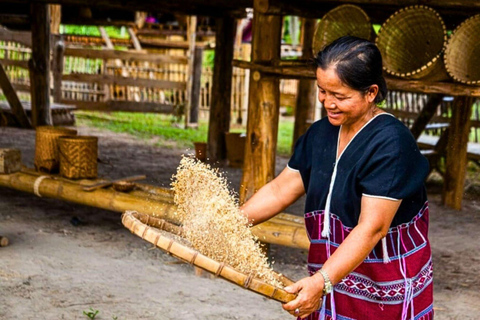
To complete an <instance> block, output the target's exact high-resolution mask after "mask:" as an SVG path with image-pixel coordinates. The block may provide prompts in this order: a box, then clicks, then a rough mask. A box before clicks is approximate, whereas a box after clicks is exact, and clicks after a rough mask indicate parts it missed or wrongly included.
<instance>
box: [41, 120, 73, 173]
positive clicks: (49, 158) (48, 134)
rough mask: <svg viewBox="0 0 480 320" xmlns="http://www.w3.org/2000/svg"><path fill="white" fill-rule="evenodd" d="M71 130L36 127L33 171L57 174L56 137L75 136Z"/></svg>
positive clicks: (58, 160) (58, 158)
mask: <svg viewBox="0 0 480 320" xmlns="http://www.w3.org/2000/svg"><path fill="white" fill-rule="evenodd" d="M75 135H77V131H76V130H73V129H67V128H61V127H52V126H42V127H37V129H36V136H35V160H34V164H35V169H36V170H37V171H41V172H47V173H58V169H59V164H60V157H59V155H58V137H60V136H75Z"/></svg>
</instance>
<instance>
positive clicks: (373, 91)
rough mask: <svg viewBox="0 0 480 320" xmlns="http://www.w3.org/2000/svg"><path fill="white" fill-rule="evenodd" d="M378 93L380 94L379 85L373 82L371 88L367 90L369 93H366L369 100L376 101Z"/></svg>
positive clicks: (370, 101)
mask: <svg viewBox="0 0 480 320" xmlns="http://www.w3.org/2000/svg"><path fill="white" fill-rule="evenodd" d="M377 94H378V86H377V85H376V84H372V85H371V86H370V88H368V90H367V94H366V96H367V101H368V102H369V103H372V102H373V101H375V98H376V97H377Z"/></svg>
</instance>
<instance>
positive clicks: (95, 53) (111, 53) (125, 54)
mask: <svg viewBox="0 0 480 320" xmlns="http://www.w3.org/2000/svg"><path fill="white" fill-rule="evenodd" d="M65 55H66V56H71V57H82V58H87V59H120V60H132V61H147V62H152V63H155V64H162V63H163V64H170V63H175V64H187V63H188V59H187V58H186V57H183V56H169V55H165V54H151V53H146V52H142V53H140V52H138V51H122V50H109V49H105V50H97V49H83V48H69V47H67V48H65Z"/></svg>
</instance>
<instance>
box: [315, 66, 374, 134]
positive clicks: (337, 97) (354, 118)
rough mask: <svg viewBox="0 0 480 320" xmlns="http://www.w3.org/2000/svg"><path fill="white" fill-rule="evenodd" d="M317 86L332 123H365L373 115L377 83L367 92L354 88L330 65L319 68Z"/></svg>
mask: <svg viewBox="0 0 480 320" xmlns="http://www.w3.org/2000/svg"><path fill="white" fill-rule="evenodd" d="M317 86H318V100H319V101H320V102H321V103H322V104H323V106H324V108H325V110H326V111H327V115H328V120H329V121H330V123H331V124H332V125H334V126H340V125H343V126H351V125H355V124H360V125H363V123H365V122H366V121H368V120H370V118H371V116H373V114H372V112H373V109H374V108H373V107H374V106H375V104H374V100H375V97H376V95H377V93H378V86H377V85H372V86H371V87H370V89H369V90H368V91H367V92H365V93H364V92H360V91H357V90H354V89H352V88H350V87H349V86H347V85H346V84H345V83H343V82H342V81H341V80H340V78H339V77H338V76H337V72H336V69H335V68H334V67H329V68H328V69H326V70H323V69H321V68H317Z"/></svg>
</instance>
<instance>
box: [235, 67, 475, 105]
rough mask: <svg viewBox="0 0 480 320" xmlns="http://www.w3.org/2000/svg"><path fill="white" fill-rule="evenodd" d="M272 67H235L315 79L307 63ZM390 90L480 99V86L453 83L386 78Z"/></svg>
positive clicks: (276, 74)
mask: <svg viewBox="0 0 480 320" xmlns="http://www.w3.org/2000/svg"><path fill="white" fill-rule="evenodd" d="M276 63H277V64H278V65H272V64H271V63H270V61H268V62H266V61H263V62H260V63H254V62H249V61H243V60H234V61H233V66H234V67H238V68H244V69H251V70H252V71H254V70H257V71H260V72H263V73H265V74H269V75H272V76H273V75H274V76H277V77H280V78H282V79H303V78H307V79H315V68H314V67H313V66H311V65H308V64H306V63H298V62H295V61H294V62H290V63H284V62H283V60H282V61H279V62H276ZM385 80H386V82H387V86H388V89H389V90H396V91H405V92H417V93H429V94H443V95H450V96H470V97H480V86H469V85H464V84H459V83H453V82H427V81H419V80H403V79H397V78H392V77H389V76H385Z"/></svg>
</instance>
